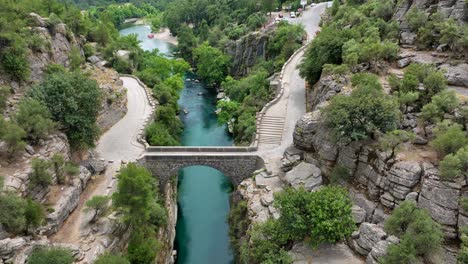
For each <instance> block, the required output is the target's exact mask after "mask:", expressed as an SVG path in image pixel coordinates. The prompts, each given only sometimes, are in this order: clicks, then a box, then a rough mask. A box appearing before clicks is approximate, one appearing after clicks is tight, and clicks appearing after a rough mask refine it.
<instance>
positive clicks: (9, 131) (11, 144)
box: [0, 121, 26, 157]
mask: <svg viewBox="0 0 468 264" xmlns="http://www.w3.org/2000/svg"><path fill="white" fill-rule="evenodd" d="M3 122H4V123H5V126H3V131H0V135H2V139H3V140H4V141H5V143H6V145H7V151H8V154H9V156H10V157H13V156H14V155H15V154H16V153H17V152H18V151H21V150H24V148H25V147H26V143H25V142H24V141H23V138H25V137H26V132H25V131H24V130H23V129H22V128H21V127H20V126H18V125H17V124H15V123H12V122H6V121H3Z"/></svg>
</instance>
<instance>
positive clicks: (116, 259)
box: [94, 253, 130, 264]
mask: <svg viewBox="0 0 468 264" xmlns="http://www.w3.org/2000/svg"><path fill="white" fill-rule="evenodd" d="M94 264H130V262H129V261H128V260H127V258H125V257H124V256H120V255H112V254H110V253H105V254H102V255H100V256H99V257H98V258H97V259H96V261H95V262H94Z"/></svg>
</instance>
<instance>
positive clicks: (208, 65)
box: [193, 42, 229, 86]
mask: <svg viewBox="0 0 468 264" xmlns="http://www.w3.org/2000/svg"><path fill="white" fill-rule="evenodd" d="M193 58H194V61H195V62H196V65H197V74H198V75H199V76H200V77H202V78H203V79H204V80H205V82H206V84H208V85H211V86H212V85H217V84H221V82H222V81H223V80H224V78H226V74H227V72H228V69H229V57H227V56H226V55H224V54H223V53H222V52H221V51H220V50H219V49H217V48H213V47H211V46H210V45H209V44H208V42H204V43H203V44H201V45H200V46H198V47H197V48H195V49H194V50H193Z"/></svg>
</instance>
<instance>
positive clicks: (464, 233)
mask: <svg viewBox="0 0 468 264" xmlns="http://www.w3.org/2000/svg"><path fill="white" fill-rule="evenodd" d="M460 233H461V235H460V239H461V241H462V244H461V248H460V251H459V252H458V258H457V260H458V263H461V264H465V263H468V228H467V227H464V228H462V230H461V232H460Z"/></svg>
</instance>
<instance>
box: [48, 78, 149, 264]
mask: <svg viewBox="0 0 468 264" xmlns="http://www.w3.org/2000/svg"><path fill="white" fill-rule="evenodd" d="M120 79H121V80H122V81H123V86H124V87H125V88H126V90H127V114H126V115H125V116H124V117H123V118H122V119H121V120H120V121H119V122H117V123H116V124H115V125H114V126H112V128H110V129H109V130H108V131H107V132H106V133H105V134H103V135H102V136H101V138H100V140H99V142H98V144H97V147H96V153H97V155H98V157H99V158H101V159H104V160H105V161H106V162H109V164H108V166H107V169H106V172H105V174H104V175H101V176H98V177H97V178H96V179H95V180H94V181H92V182H91V183H90V185H89V186H88V187H87V188H86V190H85V191H84V192H83V193H82V194H81V197H80V202H79V204H78V206H77V208H76V209H75V210H74V211H73V213H72V214H71V215H70V216H69V217H68V219H67V220H66V221H65V223H64V225H63V226H62V227H61V228H60V230H59V231H58V232H57V233H56V234H55V235H53V236H52V237H51V240H52V241H53V242H60V243H68V244H74V245H77V246H80V248H81V249H82V251H84V252H85V258H84V259H83V261H82V263H92V262H93V258H94V257H95V256H96V255H98V254H101V253H103V252H102V251H103V250H104V248H103V246H102V244H103V242H104V240H105V239H106V238H105V237H102V239H104V240H101V237H97V238H96V239H95V240H93V241H89V240H88V239H86V238H85V236H82V235H84V234H86V233H87V231H88V230H89V228H90V227H89V225H88V223H89V221H90V219H91V215H90V214H89V213H86V212H84V211H83V208H84V204H85V203H86V201H87V200H89V199H90V198H92V197H93V196H96V195H110V194H111V193H112V192H113V191H114V190H115V186H116V183H117V179H116V178H115V175H116V173H117V171H118V170H119V168H120V164H121V162H122V161H124V162H127V161H134V160H136V159H137V158H138V157H139V156H140V155H141V154H142V153H143V152H144V151H145V147H144V145H142V144H141V143H139V142H138V137H139V134H140V133H141V131H142V129H144V127H145V125H146V122H147V120H148V119H149V118H150V117H151V115H152V112H153V107H152V105H151V102H150V100H149V98H148V96H147V94H146V91H145V88H144V87H143V86H141V85H140V84H139V82H138V81H137V79H135V78H132V77H121V78H120Z"/></svg>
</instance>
